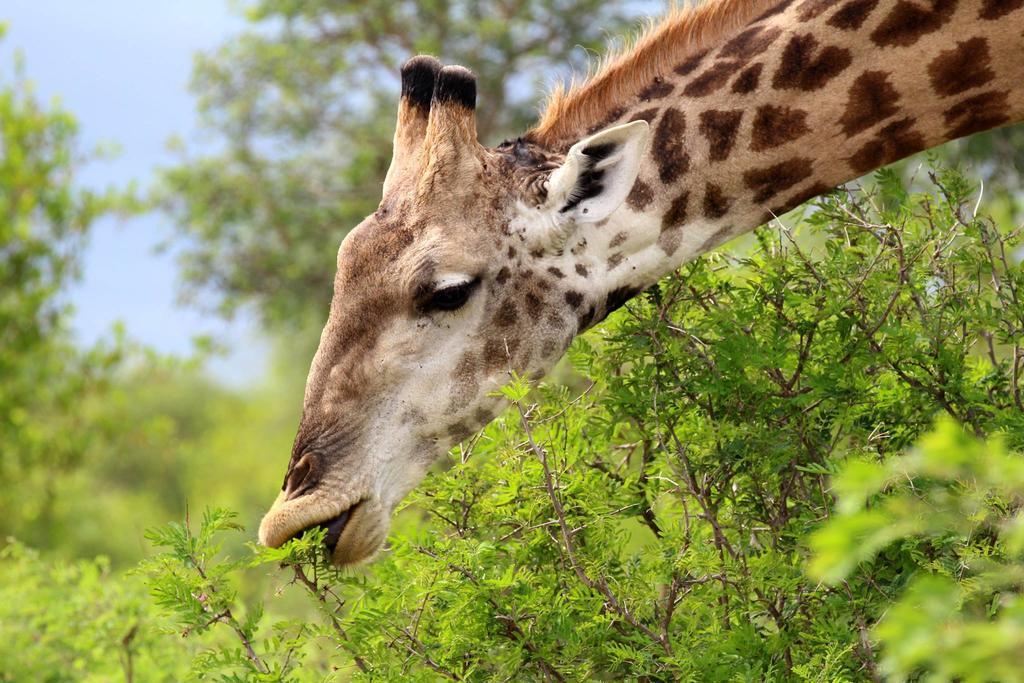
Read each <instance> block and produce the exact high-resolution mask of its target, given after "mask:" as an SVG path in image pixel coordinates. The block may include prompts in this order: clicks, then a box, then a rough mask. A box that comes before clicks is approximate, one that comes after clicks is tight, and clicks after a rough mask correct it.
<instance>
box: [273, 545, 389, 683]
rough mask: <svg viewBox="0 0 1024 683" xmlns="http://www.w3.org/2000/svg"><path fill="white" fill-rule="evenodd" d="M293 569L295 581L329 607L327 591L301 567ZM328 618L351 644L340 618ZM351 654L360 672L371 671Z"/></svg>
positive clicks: (295, 566) (350, 652) (329, 616)
mask: <svg viewBox="0 0 1024 683" xmlns="http://www.w3.org/2000/svg"><path fill="white" fill-rule="evenodd" d="M291 567H292V571H293V572H295V579H296V580H297V581H298V582H299V583H301V584H302V585H303V586H305V587H306V588H307V589H308V590H309V592H310V593H312V594H313V595H314V596H315V597H316V599H317V600H319V601H320V604H322V605H323V606H324V607H327V596H326V595H324V593H325V592H326V589H325V590H324V591H321V589H320V586H318V585H317V584H316V583H315V582H313V581H311V580H310V579H309V577H308V576H306V572H305V571H304V570H303V569H302V567H301V566H300V565H297V564H293V565H292V566H291ZM327 618H328V619H330V620H331V627H332V628H333V629H334V631H335V633H337V634H338V636H339V637H341V639H342V640H344V641H345V642H346V643H351V642H352V641H351V640H350V639H349V637H348V633H347V632H346V631H345V628H344V627H343V626H342V625H341V622H340V621H338V618H337V617H335V616H334V615H333V614H331V613H330V612H328V614H327ZM349 654H350V655H352V661H353V662H355V665H356V667H357V668H358V669H359V670H360V671H362V672H363V673H368V672H369V671H370V667H368V666H367V665H366V662H365V661H364V660H363V658H362V657H360V656H359V655H357V654H356V653H355V652H352V651H351V650H349Z"/></svg>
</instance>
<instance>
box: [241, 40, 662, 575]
mask: <svg viewBox="0 0 1024 683" xmlns="http://www.w3.org/2000/svg"><path fill="white" fill-rule="evenodd" d="M475 103H476V84H475V78H474V77H473V75H472V74H471V73H470V72H469V71H467V70H466V69H463V68H462V67H458V66H448V67H443V68H442V66H441V65H440V63H438V62H437V60H435V59H433V58H430V57H417V58H414V59H412V60H410V61H409V62H408V63H407V64H406V65H405V66H404V67H403V69H402V97H401V100H400V102H399V110H398V124H397V127H396V131H395V139H394V156H393V159H392V163H391V167H390V169H389V170H388V174H387V177H386V179H385V182H384V192H383V199H382V201H381V203H380V206H379V208H378V209H377V211H376V212H375V213H374V214H372V215H371V216H369V217H367V218H366V219H365V220H364V221H363V222H362V223H361V224H360V225H359V226H357V227H356V228H355V229H354V230H352V231H351V232H350V233H349V234H348V236H347V237H346V238H345V239H344V241H343V242H342V244H341V248H340V250H339V251H338V269H337V274H336V276H335V281H334V298H333V300H332V302H331V310H330V315H329V317H328V320H327V324H326V326H325V327H324V330H323V334H322V336H321V338H320V346H319V348H318V350H317V352H316V356H315V357H314V359H313V363H312V367H311V368H310V371H309V377H308V379H307V384H306V391H305V397H304V402H303V413H302V419H301V422H300V425H299V429H298V434H297V435H296V437H295V442H294V445H293V448H292V453H291V460H290V462H289V464H288V470H287V473H286V475H285V479H284V484H283V486H282V490H281V493H280V495H279V496H278V498H277V500H276V501H275V503H274V505H273V507H272V508H271V510H270V511H269V512H268V513H267V514H266V516H265V517H264V519H263V522H262V524H261V525H260V541H261V542H262V543H264V544H266V545H270V546H278V545H280V544H281V543H283V542H284V541H286V540H288V539H289V538H291V537H293V536H296V535H298V534H300V533H301V532H303V531H304V530H306V529H308V528H311V527H316V526H324V527H326V528H327V543H328V546H329V548H330V549H331V556H332V560H333V562H334V563H335V564H339V565H343V564H351V563H355V562H359V561H361V560H364V559H366V558H369V557H371V556H372V555H373V554H374V553H375V552H376V551H377V549H378V548H379V547H380V546H381V545H382V543H383V542H384V539H385V537H386V535H387V531H388V528H389V522H390V517H391V514H392V512H393V511H394V509H395V507H396V506H397V505H398V503H399V502H400V501H401V500H402V498H403V497H405V495H406V494H407V493H408V492H409V491H410V490H411V489H412V488H413V487H415V486H416V485H417V484H418V483H419V482H420V480H421V479H422V478H423V476H424V475H425V473H426V471H427V468H428V467H429V466H430V464H431V463H432V462H433V461H434V460H435V459H436V458H437V457H438V456H439V455H440V454H442V453H443V452H445V451H446V450H447V449H448V448H450V447H451V446H452V445H454V444H455V443H458V442H459V441H461V440H463V439H465V438H466V437H468V436H469V435H470V434H472V433H473V432H474V431H476V430H477V429H479V428H480V427H482V426H483V425H485V424H487V423H488V422H489V421H490V420H492V419H493V418H494V417H495V415H496V414H497V413H498V412H499V411H500V410H501V409H502V408H503V407H504V406H503V404H502V400H501V399H500V398H498V397H496V396H495V392H496V391H497V390H498V389H499V388H500V387H501V386H502V385H503V384H504V383H506V382H507V381H508V379H509V376H510V372H512V371H514V372H516V373H518V374H520V375H524V376H529V377H539V376H541V375H543V374H544V373H546V372H547V371H548V370H549V369H550V368H551V367H552V366H553V365H554V364H555V362H556V361H557V360H558V359H559V357H560V356H561V355H562V353H563V352H564V351H565V349H566V347H567V346H568V345H569V342H570V341H571V340H572V338H573V337H574V336H575V335H576V334H578V333H579V332H581V331H582V330H584V329H586V328H587V327H589V326H591V325H593V324H594V323H595V322H597V321H598V320H600V319H601V318H603V317H604V316H605V315H606V314H607V313H608V312H609V311H610V310H612V309H613V308H615V307H617V306H618V305H620V304H621V303H622V302H623V301H625V299H627V298H628V297H629V296H631V295H632V294H633V293H635V291H632V290H630V289H629V288H628V287H624V286H622V285H621V284H620V283H613V282H610V281H609V280H608V279H606V278H601V277H598V275H597V271H596V268H595V267H594V263H595V259H602V261H601V262H602V264H603V263H604V260H605V257H602V256H601V255H598V254H595V253H594V252H595V249H594V248H590V249H588V245H587V240H586V230H585V228H586V227H587V226H591V227H593V226H595V225H599V224H601V223H602V222H603V221H605V220H606V219H607V218H608V216H609V215H610V214H611V213H612V212H614V211H615V210H616V209H617V208H618V207H619V205H620V204H622V202H623V201H624V200H625V198H626V196H627V194H629V192H630V190H631V188H632V187H633V184H634V181H635V180H636V176H637V173H638V172H639V167H640V162H641V158H642V156H643V153H644V149H645V147H646V143H647V124H646V123H645V122H644V121H637V122H635V123H630V124H626V125H623V126H617V127H615V128H610V129H606V130H602V131H600V132H597V133H596V134H594V135H591V136H590V137H588V138H586V139H583V140H580V141H578V142H577V143H576V144H574V145H572V146H571V147H569V148H568V149H567V151H565V153H564V154H563V153H556V152H551V151H549V150H545V149H543V148H541V147H539V146H537V145H536V144H533V143H531V142H529V141H528V140H522V139H520V140H516V141H512V142H506V143H504V144H502V145H500V146H499V147H496V148H487V147H484V146H482V145H480V144H479V143H478V142H477V139H476V125H475V118H474V107H475ZM602 272H603V271H602Z"/></svg>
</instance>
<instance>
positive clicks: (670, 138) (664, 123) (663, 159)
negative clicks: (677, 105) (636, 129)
mask: <svg viewBox="0 0 1024 683" xmlns="http://www.w3.org/2000/svg"><path fill="white" fill-rule="evenodd" d="M685 132H686V119H685V118H684V117H683V112H681V111H679V110H678V109H666V110H665V114H664V115H663V116H662V117H661V121H659V122H658V127H657V128H656V129H655V131H654V143H653V145H652V150H651V152H652V155H653V156H654V158H655V159H656V160H657V162H658V177H660V178H661V182H663V183H671V182H672V181H674V180H676V179H677V178H679V176H681V175H683V174H684V173H686V172H687V171H688V170H690V155H689V154H687V153H686V150H685V149H684V147H683V133H685Z"/></svg>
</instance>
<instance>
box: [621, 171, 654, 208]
mask: <svg viewBox="0 0 1024 683" xmlns="http://www.w3.org/2000/svg"><path fill="white" fill-rule="evenodd" d="M652 201H654V190H652V189H651V186H650V185H648V184H647V183H645V182H644V181H642V180H640V178H637V179H636V182H635V183H633V189H632V190H630V191H629V195H628V196H627V197H626V203H627V204H629V208H631V209H633V210H634V211H643V210H644V209H646V208H647V207H648V206H650V204H651V202H652Z"/></svg>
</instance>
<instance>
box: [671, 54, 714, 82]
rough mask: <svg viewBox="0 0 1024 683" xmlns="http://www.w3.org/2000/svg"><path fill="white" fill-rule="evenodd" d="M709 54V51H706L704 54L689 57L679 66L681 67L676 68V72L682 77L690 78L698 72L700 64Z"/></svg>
mask: <svg viewBox="0 0 1024 683" xmlns="http://www.w3.org/2000/svg"><path fill="white" fill-rule="evenodd" d="M707 53H708V52H707V50H704V51H702V52H698V53H697V54H695V55H692V56H690V57H687V58H686V59H685V60H684V61H683V62H682V63H680V64H679V66H677V67H676V68H675V72H676V73H677V74H679V75H680V76H689V75H690V74H692V73H693V72H694V71H696V70H697V67H698V66H700V63H701V62H702V61H704V56H705V55H707Z"/></svg>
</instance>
